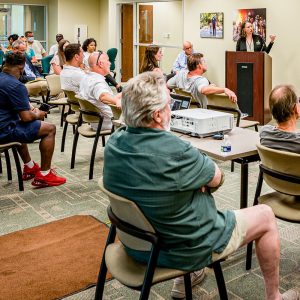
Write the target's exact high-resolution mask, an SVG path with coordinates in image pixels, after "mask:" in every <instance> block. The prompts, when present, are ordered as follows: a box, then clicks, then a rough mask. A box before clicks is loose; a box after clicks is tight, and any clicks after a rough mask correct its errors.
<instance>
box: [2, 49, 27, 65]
mask: <svg viewBox="0 0 300 300" xmlns="http://www.w3.org/2000/svg"><path fill="white" fill-rule="evenodd" d="M23 65H25V54H24V53H21V52H8V53H7V54H6V55H5V64H4V66H5V67H14V66H23Z"/></svg>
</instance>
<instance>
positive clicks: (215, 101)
mask: <svg viewBox="0 0 300 300" xmlns="http://www.w3.org/2000/svg"><path fill="white" fill-rule="evenodd" d="M206 97H207V108H208V109H214V110H218V111H225V112H229V113H232V114H233V115H234V117H235V118H236V126H237V127H239V125H240V120H241V115H242V113H241V110H240V108H239V106H238V104H237V103H236V102H232V101H231V100H230V99H229V97H228V96H227V95H225V94H212V95H207V96H206Z"/></svg>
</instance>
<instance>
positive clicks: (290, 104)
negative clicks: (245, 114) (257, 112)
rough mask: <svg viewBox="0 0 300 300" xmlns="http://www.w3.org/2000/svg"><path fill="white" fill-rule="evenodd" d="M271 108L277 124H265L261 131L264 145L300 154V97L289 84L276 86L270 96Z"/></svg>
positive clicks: (261, 139) (261, 141) (261, 140)
mask: <svg viewBox="0 0 300 300" xmlns="http://www.w3.org/2000/svg"><path fill="white" fill-rule="evenodd" d="M269 104H270V110H271V113H272V115H273V118H274V119H275V120H276V122H277V125H276V126H273V125H265V126H263V128H262V130H261V132H260V143H261V144H262V145H263V146H266V147H270V148H273V149H277V150H284V151H289V152H294V153H298V154H300V132H299V131H297V120H298V118H299V116H300V104H299V98H298V97H297V96H296V93H295V91H294V88H293V87H292V86H289V85H278V86H276V87H275V88H274V89H273V90H272V92H271V94H270V97H269Z"/></svg>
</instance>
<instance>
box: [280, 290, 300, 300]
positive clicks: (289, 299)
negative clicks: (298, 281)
mask: <svg viewBox="0 0 300 300" xmlns="http://www.w3.org/2000/svg"><path fill="white" fill-rule="evenodd" d="M282 300H300V293H299V291H298V290H296V289H291V290H288V291H286V292H285V293H283V294H282Z"/></svg>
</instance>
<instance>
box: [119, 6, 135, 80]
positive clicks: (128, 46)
mask: <svg viewBox="0 0 300 300" xmlns="http://www.w3.org/2000/svg"><path fill="white" fill-rule="evenodd" d="M121 49H122V62H121V65H122V69H121V81H122V82H126V81H128V80H129V79H130V78H132V77H133V5H132V4H122V7H121Z"/></svg>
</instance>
